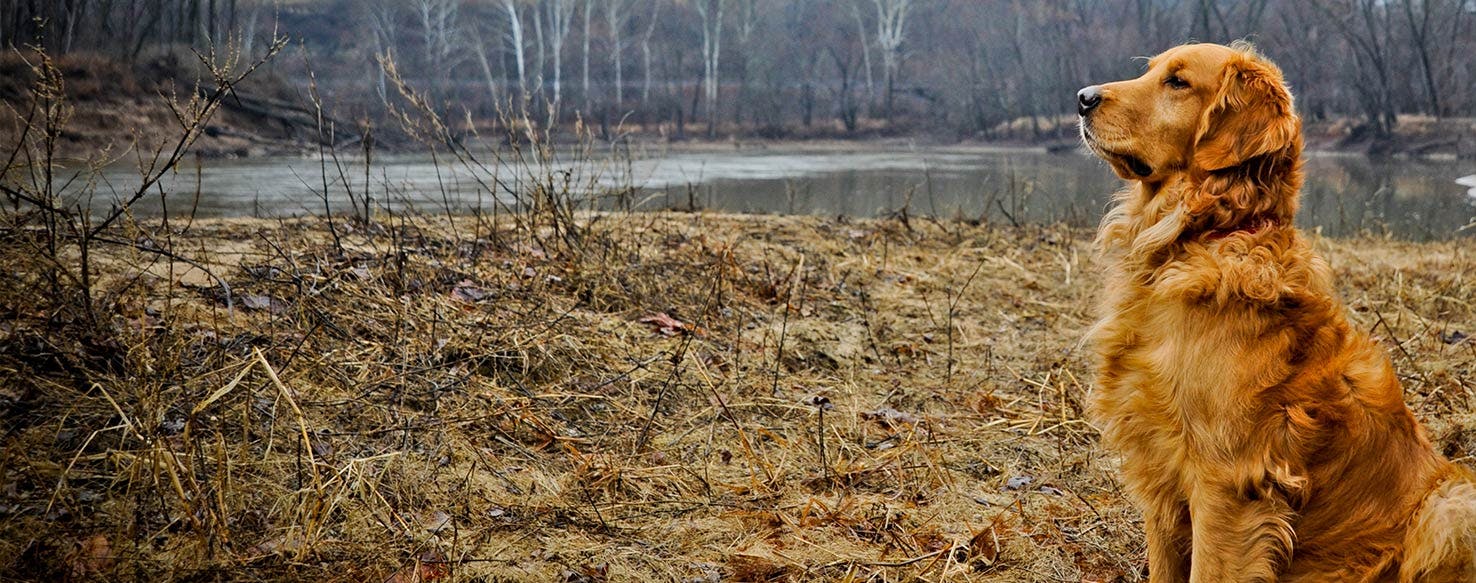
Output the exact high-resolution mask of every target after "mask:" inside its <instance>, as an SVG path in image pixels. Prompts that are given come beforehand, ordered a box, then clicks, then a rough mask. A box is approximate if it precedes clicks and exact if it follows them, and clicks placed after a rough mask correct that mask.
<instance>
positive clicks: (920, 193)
mask: <svg viewBox="0 0 1476 583" xmlns="http://www.w3.org/2000/svg"><path fill="white" fill-rule="evenodd" d="M486 158H487V159H488V160H492V159H494V158H493V156H491V155H486ZM575 160H577V161H575ZM437 162H439V163H437ZM197 164H198V168H197ZM530 165H531V166H533V167H534V172H532V173H531V174H532V175H538V176H547V175H552V176H556V177H558V178H560V180H562V179H563V177H565V176H567V177H568V180H569V182H570V186H569V188H570V189H571V191H573V192H580V193H584V192H592V191H607V190H610V189H618V190H625V191H627V192H629V193H630V194H629V195H627V196H626V197H624V198H620V199H618V200H616V199H606V200H604V201H603V202H602V203H601V204H602V205H603V206H606V207H610V206H621V207H631V208H638V209H660V208H692V207H697V208H705V209H713V210H723V211H736V212H746V213H810V214H822V215H847V216H856V217H872V216H885V215H888V214H892V213H896V212H899V211H900V210H902V209H904V208H905V209H906V210H907V212H909V213H910V214H911V215H912V216H922V215H933V216H940V217H946V218H954V217H963V218H968V219H982V220H987V221H992V222H997V223H1011V222H1017V223H1030V222H1036V223H1038V222H1057V221H1060V222H1066V223H1069V224H1073V225H1078V226H1091V225H1094V224H1096V222H1097V220H1098V218H1099V217H1100V216H1101V213H1102V211H1103V209H1104V208H1105V206H1106V204H1107V202H1108V200H1109V198H1110V195H1111V193H1112V192H1113V191H1114V190H1116V189H1117V188H1119V187H1120V184H1121V182H1120V181H1119V180H1118V179H1117V178H1116V177H1114V176H1113V175H1112V173H1111V171H1110V170H1108V168H1107V167H1106V166H1105V165H1104V164H1103V163H1101V162H1100V161H1098V160H1097V159H1095V158H1092V157H1090V156H1087V155H1084V154H1081V153H1079V152H1067V153H1055V154H1053V153H1046V152H1042V151H1038V150H1016V149H994V148H982V147H953V148H950V147H907V146H895V147H880V146H865V147H857V148H836V147H808V148H807V147H805V146H793V147H784V148H774V149H764V148H746V149H724V148H712V147H709V148H704V149H691V150H672V151H662V152H642V153H636V154H628V155H627V154H621V155H611V154H596V155H590V156H575V155H571V154H569V153H567V152H564V153H561V154H559V155H558V156H557V159H553V160H547V161H545V162H543V163H538V162H531V161H527V160H525V161H524V162H522V163H517V164H514V163H511V162H507V161H504V162H503V163H501V164H496V163H487V164H485V165H484V166H482V167H483V168H487V169H488V170H486V171H470V170H469V169H468V167H467V166H465V165H463V164H462V163H461V162H459V161H456V160H454V159H452V160H448V159H446V158H445V157H441V158H439V159H438V160H433V159H432V158H430V157H429V156H394V157H384V158H379V159H375V160H374V163H373V164H372V165H371V166H370V167H369V168H368V169H367V170H368V172H367V174H368V183H369V185H370V188H369V193H370V196H371V200H372V201H373V202H372V204H373V205H374V206H375V207H377V208H381V209H391V210H394V211H396V212H401V211H407V210H414V211H419V212H442V211H444V210H446V209H448V208H449V209H451V210H453V211H466V210H471V209H474V208H477V207H479V206H480V207H481V208H483V209H490V208H491V203H492V197H491V196H490V195H489V194H488V190H487V188H486V187H485V185H488V184H491V183H492V182H493V180H492V178H493V177H494V174H495V178H496V179H497V181H498V182H500V183H501V184H503V185H504V187H503V188H502V190H503V191H504V192H505V191H506V190H507V189H512V190H519V191H522V190H526V188H527V185H528V183H527V176H528V175H530V174H529V173H528V172H519V171H516V170H515V169H516V168H524V169H526V168H527V167H528V166H530ZM1306 171H1307V180H1306V183H1305V186H1304V188H1303V192H1302V210H1301V214H1300V216H1299V222H1300V223H1301V225H1302V226H1303V227H1305V228H1309V229H1320V230H1321V231H1322V232H1323V233H1324V234H1326V235H1330V236H1348V235H1354V234H1359V233H1365V232H1372V233H1378V234H1384V233H1388V234H1392V235H1394V236H1398V237H1402V238H1408V239H1414V240H1429V239H1441V238H1450V237H1457V236H1461V237H1469V236H1472V235H1476V228H1465V229H1462V227H1467V225H1470V224H1471V223H1472V221H1473V218H1476V198H1473V197H1472V195H1470V194H1468V193H1467V190H1468V188H1469V187H1467V186H1464V185H1463V184H1462V183H1458V182H1457V181H1458V180H1469V178H1465V179H1463V177H1469V176H1470V175H1472V174H1476V163H1473V162H1470V161H1425V160H1387V159H1371V158H1367V157H1363V156H1347V155H1319V154H1311V155H1309V156H1308V160H1307V164H1306ZM325 174H326V175H327V176H326V179H325ZM365 174H366V168H365V165H364V163H363V160H362V159H353V160H344V161H343V162H342V172H341V173H340V170H339V168H338V167H336V166H335V165H333V164H332V163H331V162H330V163H328V164H326V165H324V164H321V163H320V162H319V161H318V160H316V159H308V158H256V159H242V160H204V161H201V162H195V161H190V162H187V163H186V164H184V165H183V166H182V168H181V170H180V172H179V173H178V174H176V175H172V176H170V177H169V178H168V179H166V180H165V181H163V184H162V187H163V188H162V190H163V191H165V192H170V193H172V194H171V195H170V196H169V199H168V201H167V206H168V208H169V211H170V214H171V215H176V214H179V213H183V212H189V211H191V210H192V209H193V212H195V213H196V214H197V215H198V216H202V217H240V216H268V217H280V216H298V215H308V214H318V215H321V214H322V213H323V212H324V203H323V200H322V195H321V193H322V192H323V190H324V189H323V184H324V182H325V180H326V182H327V184H328V189H327V191H328V193H329V195H328V204H329V208H332V209H333V212H335V213H344V212H348V210H347V209H348V200H349V197H348V194H347V191H348V190H352V191H353V192H354V193H355V194H354V196H355V197H356V198H358V199H359V200H362V196H363V193H364V183H365ZM477 177H480V179H478V178H477ZM103 178H104V180H102V181H101V182H100V184H101V186H100V188H99V189H98V193H99V194H98V195H97V196H96V197H95V198H94V201H93V204H94V206H95V207H99V208H103V207H106V206H107V205H108V204H110V201H112V200H115V198H114V197H113V195H111V193H112V192H126V191H127V190H128V189H129V188H130V186H132V185H136V184H137V183H138V177H137V175H136V172H135V171H131V170H130V169H128V168H126V167H121V166H119V167H110V168H108V169H107V170H105V171H104V173H103ZM520 178H521V179H520ZM345 184H347V185H348V186H349V188H348V189H345V188H344V185H345ZM627 187H629V188H627ZM135 188H136V187H135ZM196 192H198V194H199V196H198V199H196V197H195V196H194V195H195V193H196ZM360 204H362V203H360ZM164 206H165V205H164V204H161V202H160V200H159V198H158V197H157V196H149V197H147V198H146V199H144V200H142V201H140V202H139V203H138V204H137V205H136V206H135V209H134V210H135V213H136V214H139V215H143V216H158V215H159V214H160V213H161V212H162V209H163V208H164Z"/></svg>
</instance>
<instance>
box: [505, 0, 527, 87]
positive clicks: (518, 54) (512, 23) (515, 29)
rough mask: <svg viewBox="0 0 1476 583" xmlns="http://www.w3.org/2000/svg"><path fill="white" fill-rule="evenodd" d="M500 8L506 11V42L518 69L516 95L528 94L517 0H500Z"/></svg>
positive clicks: (520, 19) (525, 60) (521, 20)
mask: <svg viewBox="0 0 1476 583" xmlns="http://www.w3.org/2000/svg"><path fill="white" fill-rule="evenodd" d="M502 9H503V10H504V11H506V12H507V44H508V45H509V46H510V47H512V50H513V62H514V63H515V64H516V65H517V70H518V95H519V97H520V98H523V99H526V98H527V95H528V70H527V67H528V59H527V57H526V56H525V54H526V53H525V50H524V49H525V45H524V44H523V18H522V17H521V16H519V15H518V0H502Z"/></svg>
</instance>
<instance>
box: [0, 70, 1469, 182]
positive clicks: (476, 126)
mask: <svg viewBox="0 0 1476 583" xmlns="http://www.w3.org/2000/svg"><path fill="white" fill-rule="evenodd" d="M38 63H40V60H39V56H38V55H35V54H31V53H26V54H6V55H0V101H3V102H4V103H7V104H10V105H12V106H13V107H14V109H15V111H16V112H17V114H16V115H11V116H8V117H6V118H5V119H3V120H0V143H4V144H13V143H15V142H16V141H17V139H18V137H19V136H20V135H22V133H23V130H24V123H23V120H24V115H23V112H25V111H28V109H29V105H30V103H31V102H32V101H33V98H34V97H35V91H34V87H33V83H34V81H35V77H36V76H35V74H34V70H33V67H34V66H36V65H37V64H38ZM55 65H56V66H57V72H58V73H59V74H60V76H61V79H62V83H61V95H63V96H65V103H66V104H67V106H68V107H70V108H71V109H70V115H69V116H68V120H67V123H66V125H65V127H64V128H61V131H59V133H58V135H57V141H56V148H57V151H58V154H59V156H60V157H61V158H64V159H66V158H70V159H78V160H81V159H88V158H91V157H96V156H98V155H99V153H100V152H106V154H105V156H106V158H107V159H131V158H132V157H133V156H134V155H135V153H133V152H130V149H131V148H136V149H137V150H138V151H140V152H153V151H154V150H155V149H157V148H158V147H160V145H161V144H163V145H166V146H171V147H172V144H173V143H174V141H175V140H177V138H178V133H179V131H180V127H179V120H178V118H177V117H176V112H175V109H173V108H171V105H170V98H171V97H172V98H174V99H178V100H181V103H182V102H184V101H187V100H188V98H189V93H190V92H191V91H192V90H194V89H195V88H196V87H195V86H196V84H197V83H198V78H199V75H200V70H199V69H200V66H199V64H198V63H197V62H196V58H195V57H194V56H193V55H191V54H188V53H180V52H157V53H152V54H149V55H146V56H145V57H143V58H141V59H140V60H139V61H138V62H136V63H133V64H127V63H122V62H119V61H116V60H111V59H108V58H105V57H101V56H97V55H87V54H78V55H68V56H64V57H61V58H58V59H56V61H55ZM175 107H177V108H180V109H184V108H183V107H182V106H180V105H178V104H176V106H175ZM379 107H382V104H381V105H379ZM351 109H355V110H358V109H362V105H361V106H356V107H354V108H351ZM387 114H388V110H385V111H380V112H378V113H377V114H376V113H375V112H372V111H371V112H368V113H366V112H364V111H356V112H354V113H348V112H340V111H336V109H335V107H334V103H333V102H332V100H331V97H330V98H326V99H325V101H324V103H323V111H322V119H321V120H320V119H319V111H318V109H317V107H316V106H315V105H314V104H313V103H312V102H311V101H310V100H309V99H308V98H307V97H306V91H305V89H304V88H300V87H295V86H293V84H291V83H289V82H287V81H285V80H283V79H279V78H276V77H273V76H270V75H268V74H265V73H262V74H258V75H257V76H255V77H253V78H251V79H250V80H248V81H247V82H246V83H244V84H242V86H240V87H238V88H237V89H236V90H235V91H234V92H233V93H232V95H231V97H230V98H229V99H226V100H224V101H223V102H222V103H221V107H220V110H219V112H218V113H217V114H216V115H215V116H214V117H213V118H212V119H211V120H210V123H209V124H208V125H207V126H205V127H204V128H203V131H202V132H201V134H200V135H199V137H198V139H197V140H196V142H195V144H194V147H193V148H192V152H194V153H195V154H196V155H198V156H200V157H202V158H260V157H272V156H301V155H309V156H317V155H319V154H320V153H321V151H320V147H319V142H320V141H321V142H324V143H325V144H328V145H331V146H332V147H334V148H336V149H338V151H339V152H340V153H341V154H344V155H351V154H355V153H360V152H362V151H363V150H364V148H365V145H366V140H365V139H364V138H365V137H366V136H367V137H368V138H369V139H368V140H367V142H368V143H369V145H370V146H371V147H372V148H373V149H374V150H375V151H377V152H382V153H389V154H394V153H416V152H423V151H425V149H426V147H425V145H424V144H422V143H419V142H417V141H416V140H412V139H410V138H409V137H407V136H406V135H404V132H403V131H401V129H400V128H398V127H397V124H396V123H395V122H393V121H392V119H393V116H391V115H387ZM447 119H449V120H453V125H454V126H457V127H454V128H453V132H455V133H457V134H458V135H460V136H461V138H462V139H464V140H467V141H469V142H476V141H479V140H486V141H489V142H499V141H501V140H504V139H505V137H506V136H505V134H506V133H507V130H506V128H505V125H504V124H501V123H500V122H499V121H498V120H495V119H480V118H478V119H474V120H473V119H470V118H469V116H468V115H467V114H465V113H464V112H457V113H455V114H454V115H449V116H447ZM320 124H321V127H320ZM611 124H614V125H611ZM576 126H577V127H578V128H580V129H579V130H578V131H574V130H573V128H575V127H576ZM704 127H705V126H700V124H693V123H688V124H686V126H685V127H679V126H677V125H675V124H674V123H672V122H662V123H651V124H649V125H642V124H641V123H639V119H638V118H636V119H625V118H621V120H620V121H618V122H611V121H610V120H608V119H606V120H605V121H604V122H599V121H594V120H586V121H583V122H582V123H579V124H575V123H570V124H569V128H570V131H568V132H562V133H560V132H555V133H554V134H553V135H551V136H548V138H551V139H552V140H554V141H564V142H567V143H569V144H570V145H574V144H579V143H584V142H590V141H592V142H595V143H619V144H629V145H632V146H634V147H637V148H656V149H668V148H670V149H679V150H707V149H795V148H806V149H813V148H846V149H865V148H894V147H896V146H898V145H899V144H900V145H906V146H909V147H911V146H930V147H959V148H1039V149H1043V150H1047V151H1052V152H1058V151H1067V150H1074V149H1077V148H1078V147H1079V145H1078V140H1077V137H1076V130H1075V117H1074V116H1071V115H1063V116H1058V117H1046V118H1038V119H1035V120H1031V119H1029V118H1021V119H1017V120H1013V121H1008V122H1004V123H1000V124H998V125H996V126H995V127H993V128H990V129H989V130H988V131H985V132H978V133H975V134H972V135H969V134H959V133H958V132H957V131H956V130H945V129H941V128H934V127H929V126H927V125H926V124H925V123H922V122H921V121H919V120H898V121H897V122H896V123H888V122H886V121H885V120H881V119H865V120H861V122H860V124H859V125H858V126H857V127H856V128H853V129H851V130H847V129H846V128H845V127H844V126H842V125H841V124H840V122H839V121H836V120H831V119H816V120H814V123H813V124H811V125H805V126H798V125H796V126H793V127H790V126H783V127H753V126H748V125H733V124H731V123H729V124H726V125H722V126H720V127H719V128H717V133H716V137H713V138H708V137H707V136H706V134H705V132H704ZM1305 133H1306V137H1307V147H1308V150H1309V151H1316V152H1330V153H1350V154H1364V155H1370V156H1378V157H1394V158H1432V159H1476V119H1472V118H1445V119H1435V118H1431V117H1425V116H1417V115H1401V116H1399V119H1398V123H1397V125H1396V127H1395V128H1394V130H1393V133H1392V135H1389V136H1384V137H1376V136H1373V135H1371V134H1370V133H1369V132H1368V131H1366V128H1364V127H1363V126H1362V124H1361V123H1360V122H1359V120H1357V119H1354V118H1349V117H1338V116H1333V117H1330V118H1327V119H1321V120H1309V121H1308V122H1307V125H1306V128H1305ZM473 136H481V137H480V138H473Z"/></svg>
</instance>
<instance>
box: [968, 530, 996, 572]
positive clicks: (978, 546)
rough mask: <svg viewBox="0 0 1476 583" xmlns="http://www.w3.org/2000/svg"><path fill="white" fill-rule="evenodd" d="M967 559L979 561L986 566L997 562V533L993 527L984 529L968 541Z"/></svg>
mask: <svg viewBox="0 0 1476 583" xmlns="http://www.w3.org/2000/svg"><path fill="white" fill-rule="evenodd" d="M969 558H970V559H979V560H980V561H983V562H984V564H985V565H986V566H987V565H993V564H994V562H995V561H996V560H999V533H998V532H995V530H994V527H992V526H991V527H989V528H986V529H984V530H983V531H980V532H979V533H978V534H975V535H974V538H972V539H969Z"/></svg>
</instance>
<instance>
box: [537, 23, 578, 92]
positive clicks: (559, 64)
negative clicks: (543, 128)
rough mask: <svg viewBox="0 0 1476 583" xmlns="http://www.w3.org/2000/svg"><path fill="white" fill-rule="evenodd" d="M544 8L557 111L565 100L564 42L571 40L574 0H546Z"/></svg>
mask: <svg viewBox="0 0 1476 583" xmlns="http://www.w3.org/2000/svg"><path fill="white" fill-rule="evenodd" d="M544 7H545V9H546V10H547V14H548V46H549V50H550V52H552V53H553V106H554V110H555V111H557V110H558V107H559V104H560V103H561V102H562V100H563V88H562V83H563V68H564V60H563V56H564V41H565V40H566V39H568V38H569V28H570V27H569V25H570V21H571V20H573V18H574V0H544Z"/></svg>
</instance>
